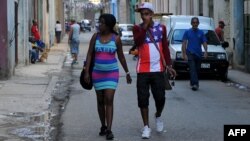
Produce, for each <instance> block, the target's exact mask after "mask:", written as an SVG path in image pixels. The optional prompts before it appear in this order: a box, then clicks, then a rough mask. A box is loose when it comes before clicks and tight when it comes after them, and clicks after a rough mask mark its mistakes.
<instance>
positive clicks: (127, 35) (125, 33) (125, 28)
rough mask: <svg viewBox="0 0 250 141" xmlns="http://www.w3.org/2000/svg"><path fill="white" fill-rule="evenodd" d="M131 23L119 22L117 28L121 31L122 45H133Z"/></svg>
mask: <svg viewBox="0 0 250 141" xmlns="http://www.w3.org/2000/svg"><path fill="white" fill-rule="evenodd" d="M133 26H134V25H133V24H119V30H120V31H121V41H122V44H124V45H133V44H134V37H133Z"/></svg>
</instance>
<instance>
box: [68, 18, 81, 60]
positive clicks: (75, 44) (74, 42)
mask: <svg viewBox="0 0 250 141" xmlns="http://www.w3.org/2000/svg"><path fill="white" fill-rule="evenodd" d="M71 24H72V25H71V27H70V31H69V39H68V43H69V44H70V52H71V54H72V58H73V62H72V64H76V63H78V62H77V58H78V53H79V44H80V39H79V36H80V32H81V31H80V26H79V24H77V23H76V21H75V20H71Z"/></svg>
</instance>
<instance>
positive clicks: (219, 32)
mask: <svg viewBox="0 0 250 141" xmlns="http://www.w3.org/2000/svg"><path fill="white" fill-rule="evenodd" d="M224 27H225V23H224V21H219V25H218V27H217V28H216V29H215V32H216V34H217V35H218V37H219V39H220V42H221V43H223V42H224V41H225V40H224Z"/></svg>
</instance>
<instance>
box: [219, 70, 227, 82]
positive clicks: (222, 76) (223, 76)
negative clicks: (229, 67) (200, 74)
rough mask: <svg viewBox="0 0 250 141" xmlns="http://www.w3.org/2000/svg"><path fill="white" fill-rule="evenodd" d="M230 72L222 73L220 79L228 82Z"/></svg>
mask: <svg viewBox="0 0 250 141" xmlns="http://www.w3.org/2000/svg"><path fill="white" fill-rule="evenodd" d="M227 76H228V71H225V72H222V73H220V79H221V81H222V82H226V81H227V80H228V77H227Z"/></svg>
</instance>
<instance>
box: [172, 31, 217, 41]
mask: <svg viewBox="0 0 250 141" xmlns="http://www.w3.org/2000/svg"><path fill="white" fill-rule="evenodd" d="M185 31H186V29H176V30H175V31H174V34H173V36H172V39H171V44H181V43H182V38H183V35H184V32H185ZM202 31H203V32H204V34H205V36H206V38H207V44H209V45H220V41H219V39H218V37H217V36H216V33H215V32H214V31H212V30H202Z"/></svg>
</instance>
